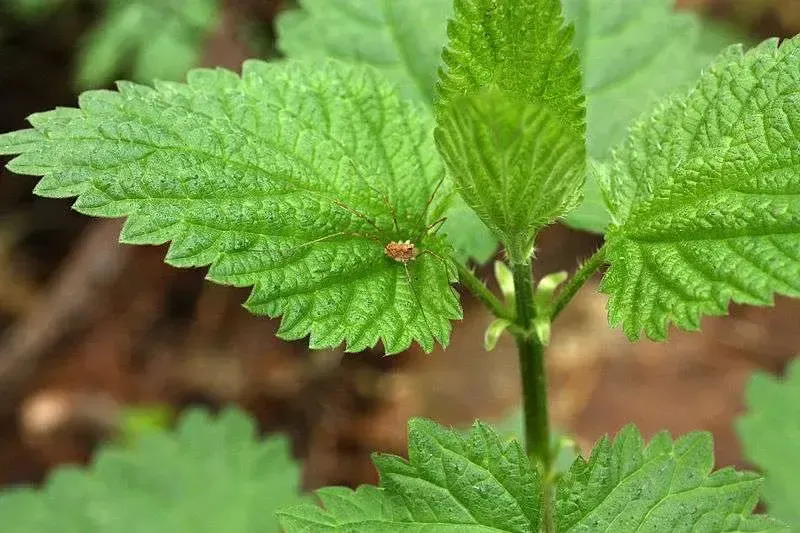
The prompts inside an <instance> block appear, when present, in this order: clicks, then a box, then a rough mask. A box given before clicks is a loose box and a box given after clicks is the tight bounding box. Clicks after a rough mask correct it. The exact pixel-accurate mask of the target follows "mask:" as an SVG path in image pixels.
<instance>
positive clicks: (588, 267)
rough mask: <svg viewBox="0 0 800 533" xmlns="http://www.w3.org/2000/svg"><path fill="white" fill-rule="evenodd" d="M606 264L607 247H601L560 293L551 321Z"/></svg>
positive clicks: (554, 305) (579, 268)
mask: <svg viewBox="0 0 800 533" xmlns="http://www.w3.org/2000/svg"><path fill="white" fill-rule="evenodd" d="M605 262H606V247H605V245H604V246H602V247H600V249H599V250H597V251H596V252H595V253H594V254H592V256H591V257H590V258H589V259H587V260H586V261H584V262H583V264H582V265H581V266H579V267H578V270H576V271H575V274H573V276H572V277H571V278H570V280H569V281H568V282H567V284H566V285H564V288H563V289H561V292H559V293H558V297H557V298H556V301H555V303H554V304H553V310H552V312H551V313H550V320H551V321H552V320H555V319H556V317H557V316H558V315H559V314H560V313H561V311H563V310H564V308H565V307H567V304H569V303H570V302H571V301H572V298H573V297H574V296H575V295H576V294H577V293H578V291H579V290H580V288H581V287H583V285H584V284H585V283H586V282H587V281H589V278H591V277H592V274H594V273H595V272H597V269H598V268H600V267H601V266H603V264H605Z"/></svg>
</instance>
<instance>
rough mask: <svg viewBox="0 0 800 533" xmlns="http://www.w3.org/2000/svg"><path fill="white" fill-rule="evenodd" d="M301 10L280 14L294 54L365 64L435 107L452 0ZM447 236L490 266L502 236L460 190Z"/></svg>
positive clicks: (348, 2)
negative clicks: (439, 68) (475, 210)
mask: <svg viewBox="0 0 800 533" xmlns="http://www.w3.org/2000/svg"><path fill="white" fill-rule="evenodd" d="M299 4H300V6H301V7H302V8H303V9H302V10H288V11H285V12H283V13H281V15H280V16H279V17H278V19H277V22H276V24H277V30H278V35H279V36H280V39H279V43H278V44H279V47H280V48H281V50H283V52H284V53H285V54H286V55H288V56H289V57H294V58H314V59H319V58H324V57H335V58H338V59H342V60H346V61H352V62H359V63H366V64H369V65H372V66H374V67H375V68H377V69H378V70H380V71H381V72H382V73H383V74H384V75H385V76H386V77H387V78H388V79H389V80H391V81H392V82H394V83H395V84H396V86H397V90H398V91H399V93H400V94H401V95H402V96H403V97H405V98H408V99H411V100H413V101H416V102H419V103H420V104H423V105H425V106H429V107H430V106H432V105H433V87H434V84H435V82H436V67H437V66H438V65H439V60H440V56H441V49H442V44H443V43H444V41H445V37H446V36H445V30H446V27H447V16H448V15H449V14H450V12H451V9H452V6H451V4H452V0H402V2H400V1H398V0H385V1H381V2H357V1H354V0H301V1H300V2H299ZM446 215H447V221H446V222H445V223H444V225H443V226H442V233H443V234H445V235H446V236H447V238H448V241H449V242H450V244H452V245H453V248H455V252H456V256H457V257H458V258H459V260H461V261H466V260H467V259H470V258H472V259H474V260H475V261H476V262H478V263H481V264H483V263H485V262H486V261H488V260H489V259H491V258H492V257H493V256H494V254H495V251H496V250H497V239H496V238H495V237H494V235H493V234H492V232H491V231H490V230H489V228H487V227H486V226H485V225H484V224H483V222H481V220H480V219H479V218H478V217H477V216H476V215H475V212H474V211H473V210H472V209H470V208H469V207H467V205H466V204H465V203H464V201H463V200H462V199H461V197H460V196H458V195H453V196H452V199H451V206H450V208H449V209H448V210H447V211H446Z"/></svg>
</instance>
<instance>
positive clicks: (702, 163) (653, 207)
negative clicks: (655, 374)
mask: <svg viewBox="0 0 800 533" xmlns="http://www.w3.org/2000/svg"><path fill="white" fill-rule="evenodd" d="M798 87H800V39H793V40H790V41H785V42H784V44H783V45H782V46H781V47H780V48H779V47H778V41H777V40H769V41H766V42H764V43H763V44H761V45H759V46H758V47H757V48H756V49H754V50H752V51H751V52H749V53H747V54H744V53H743V52H742V49H741V48H740V47H732V48H731V49H730V50H728V52H727V53H726V54H724V55H723V56H722V57H721V58H720V59H719V60H718V61H717V62H716V63H715V64H714V66H713V67H712V68H711V69H710V70H709V71H707V72H706V73H705V75H704V76H703V77H702V79H701V80H700V82H699V83H698V85H697V87H696V88H695V89H694V90H692V92H691V93H689V94H688V95H687V96H684V97H683V98H676V99H674V100H673V101H672V102H670V103H669V104H667V105H665V106H663V107H662V108H661V109H660V110H659V111H657V112H656V113H655V114H654V115H653V116H652V117H650V118H649V119H648V120H646V121H644V122H642V123H641V124H639V126H637V127H636V128H635V129H634V130H633V132H632V133H631V136H630V138H629V139H628V141H627V142H626V144H625V145H624V146H623V147H622V148H621V149H620V150H619V151H618V152H617V153H616V155H615V159H614V164H613V166H612V168H611V170H610V172H608V173H606V174H605V176H606V180H605V183H604V188H605V194H606V195H607V198H608V201H609V206H610V209H611V212H612V215H613V216H614V219H615V225H614V226H613V227H612V228H611V229H609V231H608V233H607V235H606V239H607V242H606V247H607V249H608V250H607V259H608V261H609V263H610V264H611V268H610V269H609V270H608V272H607V273H606V276H605V279H604V280H603V283H602V285H601V289H602V290H603V291H604V292H606V293H608V294H609V295H610V300H609V321H610V322H611V324H612V325H619V324H622V327H623V329H624V331H625V333H626V334H627V335H628V336H629V337H630V338H631V339H635V338H637V337H638V336H639V332H640V331H641V330H644V331H645V333H646V334H647V335H648V336H649V337H650V338H653V339H663V338H665V336H666V332H667V326H668V323H669V322H674V323H675V324H676V325H677V326H679V327H681V328H684V329H698V327H699V323H700V317H701V316H703V315H722V314H725V313H726V312H727V306H728V303H729V301H730V300H733V301H735V302H738V303H749V304H755V305H770V304H772V301H773V294H775V293H779V294H784V295H788V296H800V173H799V172H798V171H800V163H798V159H797V157H796V156H795V154H796V153H797V151H798V148H800V137H799V136H800V133H798V132H800V96H798V89H797V88H798Z"/></svg>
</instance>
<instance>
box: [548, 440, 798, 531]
mask: <svg viewBox="0 0 800 533" xmlns="http://www.w3.org/2000/svg"><path fill="white" fill-rule="evenodd" d="M713 464H714V455H713V443H712V439H711V435H710V434H708V433H702V432H696V433H690V434H688V435H686V436H684V437H681V438H679V439H678V440H676V441H675V442H674V443H673V441H672V439H671V438H670V437H669V435H668V434H666V433H659V434H657V435H656V436H655V437H653V439H652V440H651V441H650V443H649V444H648V445H647V446H645V444H644V442H643V440H642V437H641V435H640V434H639V432H638V431H637V430H636V428H634V427H633V426H628V427H626V428H624V429H623V430H622V431H620V433H619V434H618V435H617V437H616V438H615V439H614V441H613V443H612V442H611V441H610V440H609V439H608V438H603V439H601V440H600V441H599V442H598V443H597V444H596V445H595V448H594V450H593V451H592V455H591V457H590V458H589V460H588V461H584V460H583V459H581V458H578V460H577V461H576V462H575V463H574V464H573V465H572V468H571V469H570V471H569V472H568V473H567V474H566V475H565V476H564V477H562V478H561V480H560V481H559V483H558V489H557V494H556V521H557V524H558V525H557V528H556V530H557V531H559V532H578V531H587V532H588V531H609V532H611V531H613V532H614V533H635V532H644V531H652V532H661V531H696V532H708V533H711V532H719V533H722V532H779V531H780V532H784V533H788V531H787V530H786V529H785V528H784V527H783V526H782V525H780V524H778V523H777V522H775V521H773V520H770V519H768V518H766V517H764V516H753V515H752V514H751V513H752V511H753V508H754V507H755V505H756V503H757V501H758V492H759V487H760V485H761V479H760V478H759V477H758V476H757V475H755V474H751V473H742V472H736V471H734V470H733V469H732V468H724V469H722V470H718V471H716V472H714V473H711V470H712V467H713Z"/></svg>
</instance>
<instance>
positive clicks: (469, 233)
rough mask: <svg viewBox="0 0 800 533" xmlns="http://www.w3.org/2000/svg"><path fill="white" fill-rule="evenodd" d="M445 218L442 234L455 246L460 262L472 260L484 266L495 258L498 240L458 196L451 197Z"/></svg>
mask: <svg viewBox="0 0 800 533" xmlns="http://www.w3.org/2000/svg"><path fill="white" fill-rule="evenodd" d="M445 216H446V217H447V220H445V221H444V224H442V234H443V235H445V236H446V237H447V241H448V242H449V243H450V244H451V245H452V246H453V249H454V254H455V257H456V258H457V259H458V260H459V261H461V262H462V263H466V262H467V261H468V260H469V259H472V260H473V261H475V262H476V263H478V264H481V265H483V264H485V263H486V262H487V261H489V259H491V258H492V257H494V256H495V253H497V239H496V238H495V236H494V234H493V233H492V231H491V230H490V229H489V228H487V227H486V224H484V223H483V222H481V219H480V218H478V215H476V214H475V211H473V210H472V209H471V208H470V207H469V206H468V205H467V204H466V203H464V200H463V199H462V198H461V197H460V196H458V195H457V194H454V195H453V196H452V197H451V200H450V204H449V207H448V208H447V210H446V211H445Z"/></svg>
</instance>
